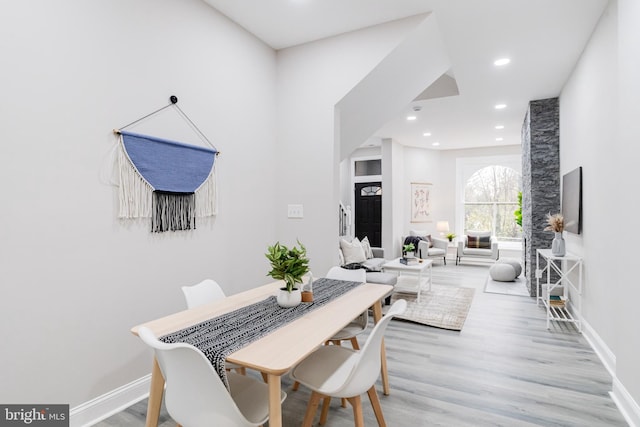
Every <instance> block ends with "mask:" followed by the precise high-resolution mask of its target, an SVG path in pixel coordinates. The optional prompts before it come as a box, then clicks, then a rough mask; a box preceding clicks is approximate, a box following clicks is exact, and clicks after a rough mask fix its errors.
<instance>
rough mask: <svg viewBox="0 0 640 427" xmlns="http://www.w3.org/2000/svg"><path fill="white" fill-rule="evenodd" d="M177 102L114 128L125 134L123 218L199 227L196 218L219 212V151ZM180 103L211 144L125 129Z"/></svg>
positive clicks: (154, 225)
mask: <svg viewBox="0 0 640 427" xmlns="http://www.w3.org/2000/svg"><path fill="white" fill-rule="evenodd" d="M170 101H171V104H169V105H167V106H165V107H163V108H161V109H159V110H157V111H154V112H153V113H151V114H148V115H147V116H145V117H143V118H141V119H138V120H136V121H134V122H132V123H129V124H128V125H126V126H124V127H123V128H121V129H116V130H114V133H115V134H116V135H118V137H119V144H118V146H119V150H118V172H119V178H120V182H119V193H120V194H119V199H120V207H119V214H118V216H119V217H120V218H149V217H150V218H151V231H152V232H163V231H169V230H171V231H178V230H191V229H195V228H196V217H205V216H213V215H215V214H216V213H217V212H216V204H215V202H216V182H215V170H214V160H215V158H216V156H217V155H218V151H217V150H216V148H215V147H214V146H213V144H211V142H210V141H209V140H208V139H207V138H206V137H205V136H204V134H202V132H200V130H199V129H198V128H197V127H196V126H195V125H194V124H193V122H192V121H191V120H190V119H189V118H188V117H187V116H186V115H185V114H184V113H183V112H182V110H181V109H180V108H179V107H178V106H177V105H176V103H177V102H178V98H176V97H175V96H172V97H171V98H170ZM172 106H173V107H174V108H175V109H176V110H177V111H178V112H179V113H180V114H181V115H182V116H183V118H185V119H186V120H187V121H188V122H189V123H190V124H191V128H192V129H194V130H196V131H197V134H198V136H199V137H200V138H201V139H202V140H203V141H204V142H205V143H206V144H207V145H208V147H205V146H196V145H191V144H185V143H182V142H177V141H170V140H167V139H162V138H158V137H155V136H149V135H141V134H137V133H132V132H128V131H124V130H122V129H124V128H126V127H129V126H131V125H133V124H135V123H137V122H139V121H140V120H142V119H145V118H147V117H149V116H152V115H154V114H156V113H158V112H160V111H162V110H164V109H165V108H168V107H172Z"/></svg>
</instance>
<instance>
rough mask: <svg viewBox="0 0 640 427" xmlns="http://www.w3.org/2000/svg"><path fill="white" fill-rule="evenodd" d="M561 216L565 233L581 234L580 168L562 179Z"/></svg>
mask: <svg viewBox="0 0 640 427" xmlns="http://www.w3.org/2000/svg"><path fill="white" fill-rule="evenodd" d="M562 216H563V217H564V229H565V231H568V232H569V233H574V234H580V233H582V166H580V167H578V168H576V169H574V170H572V171H571V172H568V173H566V174H565V175H564V176H563V177H562Z"/></svg>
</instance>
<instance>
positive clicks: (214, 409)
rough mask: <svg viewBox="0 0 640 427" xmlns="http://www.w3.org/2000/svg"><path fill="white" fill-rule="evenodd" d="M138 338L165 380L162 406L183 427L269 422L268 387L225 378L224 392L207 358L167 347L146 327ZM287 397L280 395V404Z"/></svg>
mask: <svg viewBox="0 0 640 427" xmlns="http://www.w3.org/2000/svg"><path fill="white" fill-rule="evenodd" d="M138 336H139V337H140V338H141V339H142V341H144V342H145V344H147V345H148V346H150V347H151V348H153V350H154V353H155V357H156V359H157V361H158V365H159V366H160V371H161V372H162V376H163V377H164V378H165V382H166V388H165V398H164V401H165V406H166V408H167V412H168V413H169V415H171V417H172V418H173V419H174V420H175V421H176V422H177V423H179V424H180V425H181V426H183V427H201V426H214V425H218V426H238V427H250V426H261V425H263V424H264V423H265V422H267V420H268V419H269V388H268V385H267V384H265V383H263V382H261V381H258V380H256V379H254V378H251V377H249V376H244V375H238V374H236V373H233V372H229V373H228V374H227V378H228V381H229V389H227V388H226V387H225V385H224V383H223V382H222V380H221V379H220V377H219V376H218V373H217V372H216V371H215V369H214V368H213V365H212V364H211V362H210V361H209V360H208V359H207V357H206V356H205V355H204V354H203V353H202V352H201V351H200V350H198V349H197V348H196V347H194V346H192V345H190V344H185V343H175V344H167V343H164V342H162V341H160V340H158V339H157V338H156V336H155V335H154V333H153V332H152V331H151V330H150V329H149V328H146V327H144V326H143V327H140V329H139V330H138ZM286 397H287V395H286V393H284V392H281V394H280V398H281V402H282V401H284V399H285V398H286Z"/></svg>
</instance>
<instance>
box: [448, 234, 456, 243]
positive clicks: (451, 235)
mask: <svg viewBox="0 0 640 427" xmlns="http://www.w3.org/2000/svg"><path fill="white" fill-rule="evenodd" d="M455 238H456V233H449V234H447V239H448V240H449V241H450V242H453V239H455Z"/></svg>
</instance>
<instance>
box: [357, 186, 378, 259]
mask: <svg viewBox="0 0 640 427" xmlns="http://www.w3.org/2000/svg"><path fill="white" fill-rule="evenodd" d="M354 200H355V228H356V233H355V235H356V237H357V238H358V239H360V240H362V239H363V238H365V237H367V238H368V239H369V243H370V244H371V246H375V247H378V248H379V247H382V183H381V182H365V183H357V184H356V186H355V199H354Z"/></svg>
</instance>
